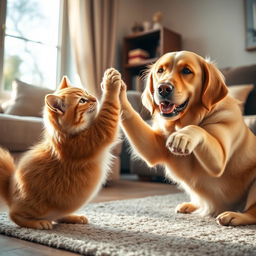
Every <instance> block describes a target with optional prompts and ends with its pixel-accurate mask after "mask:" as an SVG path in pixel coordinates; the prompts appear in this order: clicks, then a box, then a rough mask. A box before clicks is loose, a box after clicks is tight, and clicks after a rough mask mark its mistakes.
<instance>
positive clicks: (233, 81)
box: [221, 65, 256, 85]
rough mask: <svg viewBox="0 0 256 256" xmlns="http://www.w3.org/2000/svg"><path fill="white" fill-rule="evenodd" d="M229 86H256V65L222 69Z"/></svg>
mask: <svg viewBox="0 0 256 256" xmlns="http://www.w3.org/2000/svg"><path fill="white" fill-rule="evenodd" d="M221 72H222V73H223V75H224V77H225V80H226V84H227V85H237V84H254V85H256V65H247V66H240V67H234V68H224V69H221Z"/></svg>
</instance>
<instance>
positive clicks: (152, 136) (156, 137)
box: [120, 85, 169, 166]
mask: <svg viewBox="0 0 256 256" xmlns="http://www.w3.org/2000/svg"><path fill="white" fill-rule="evenodd" d="M123 86H124V87H125V85H123ZM124 87H123V88H122V91H121V95H120V102H121V109H122V117H121V119H122V123H121V125H122V128H123V131H124V133H125V135H126V137H127V139H128V140H129V142H130V144H131V146H132V148H133V149H134V150H135V151H136V153H137V154H138V155H139V156H140V157H141V158H142V159H143V160H144V161H146V162H147V164H148V165H149V166H154V165H156V164H160V163H161V162H162V159H165V158H166V156H167V155H168V154H169V151H168V150H167V148H166V147H165V138H164V136H163V135H161V133H158V132H157V131H155V130H153V129H152V128H151V127H150V126H149V125H148V124H147V123H146V122H145V121H144V120H143V119H142V118H141V116H140V115H139V114H138V113H137V112H136V111H135V110H134V109H133V107H132V106H131V104H130V102H129V101H128V99H127V95H126V89H125V88H124Z"/></svg>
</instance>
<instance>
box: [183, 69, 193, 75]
mask: <svg viewBox="0 0 256 256" xmlns="http://www.w3.org/2000/svg"><path fill="white" fill-rule="evenodd" d="M181 73H182V74H184V75H188V74H192V71H191V70H190V69H189V68H183V69H182V70H181Z"/></svg>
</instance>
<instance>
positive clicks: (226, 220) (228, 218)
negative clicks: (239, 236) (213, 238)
mask: <svg viewBox="0 0 256 256" xmlns="http://www.w3.org/2000/svg"><path fill="white" fill-rule="evenodd" d="M216 220H217V222H218V223H219V224H220V225H223V226H241V225H250V224H256V204H255V205H253V206H252V207H251V208H249V209H248V210H246V211H245V212H243V213H240V212H223V213H221V214H220V215H219V216H218V217H217V219H216Z"/></svg>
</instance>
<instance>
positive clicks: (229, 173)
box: [121, 51, 256, 226]
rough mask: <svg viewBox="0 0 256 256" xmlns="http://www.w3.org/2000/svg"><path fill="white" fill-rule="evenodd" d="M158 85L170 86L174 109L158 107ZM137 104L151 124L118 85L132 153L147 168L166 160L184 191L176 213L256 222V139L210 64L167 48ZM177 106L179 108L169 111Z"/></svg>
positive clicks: (224, 222) (227, 221)
mask: <svg viewBox="0 0 256 256" xmlns="http://www.w3.org/2000/svg"><path fill="white" fill-rule="evenodd" d="M162 84H171V85H172V89H171V90H172V92H171V95H170V98H169V99H168V100H170V102H171V103H172V104H171V105H170V106H172V107H170V106H164V107H163V106H162V105H161V104H162V103H161V99H160V98H161V97H159V95H158V94H159V87H160V85H162ZM142 102H143V104H144V106H145V107H146V108H147V109H148V110H149V111H150V112H151V113H152V115H153V120H154V121H153V126H152V127H150V126H149V125H148V124H147V123H146V122H145V121H143V120H142V118H141V117H140V116H139V115H138V114H137V113H136V112H135V111H134V110H133V108H132V107H131V105H130V103H129V102H128V100H127V97H126V93H125V90H122V91H121V105H122V113H123V117H122V119H123V120H122V127H123V130H124V132H125V134H126V136H127V138H128V140H129V141H130V143H131V145H132V147H133V149H134V150H135V152H136V153H137V154H138V155H139V156H140V157H141V158H142V159H143V160H145V161H146V162H147V163H148V165H149V166H155V165H157V164H161V165H164V166H165V167H166V176H167V177H168V178H171V179H172V180H174V181H176V182H177V183H179V184H180V185H181V186H182V187H183V188H184V189H185V191H186V192H187V193H188V194H189V195H190V197H191V202H188V203H187V202H185V203H182V204H180V205H178V206H177V212H180V213H191V212H199V213H201V214H204V215H208V214H209V215H212V216H217V221H218V223H219V224H222V225H233V226H236V225H245V224H256V157H255V152H256V137H255V135H254V134H253V133H252V132H251V131H250V130H249V128H248V127H247V126H246V125H245V123H244V121H243V117H242V114H241V110H240V109H239V106H238V104H237V101H236V100H235V99H234V98H232V97H230V96H228V89H227V87H226V85H225V82H224V78H223V76H222V74H221V72H220V71H219V70H218V69H217V68H216V67H215V65H214V64H213V63H211V62H210V61H207V60H205V59H204V58H202V57H200V56H198V55H197V54H195V53H192V52H187V51H181V52H173V53H167V54H165V55H164V56H162V57H161V58H160V59H159V60H158V61H157V62H156V63H155V64H154V65H153V66H152V67H151V68H150V71H149V74H148V77H147V85H146V88H145V91H144V93H143V95H142ZM176 107H177V109H179V108H180V109H182V111H180V112H179V111H178V110H177V109H176V110H175V111H177V113H176V114H175V113H174V112H172V111H173V110H172V109H174V108H176ZM183 108H184V109H183ZM165 112H166V113H167V114H165ZM169 112H170V113H171V114H169ZM168 115H170V116H168Z"/></svg>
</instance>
